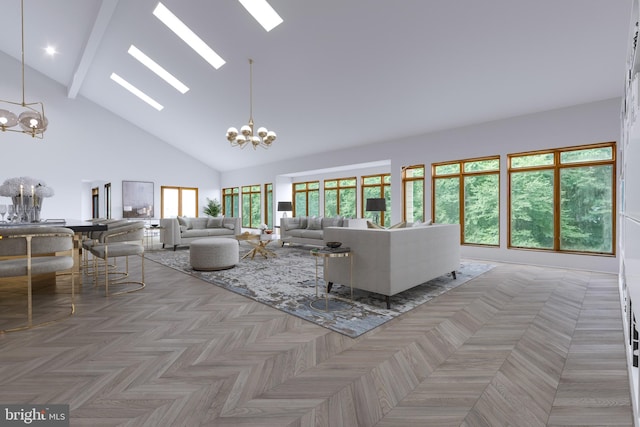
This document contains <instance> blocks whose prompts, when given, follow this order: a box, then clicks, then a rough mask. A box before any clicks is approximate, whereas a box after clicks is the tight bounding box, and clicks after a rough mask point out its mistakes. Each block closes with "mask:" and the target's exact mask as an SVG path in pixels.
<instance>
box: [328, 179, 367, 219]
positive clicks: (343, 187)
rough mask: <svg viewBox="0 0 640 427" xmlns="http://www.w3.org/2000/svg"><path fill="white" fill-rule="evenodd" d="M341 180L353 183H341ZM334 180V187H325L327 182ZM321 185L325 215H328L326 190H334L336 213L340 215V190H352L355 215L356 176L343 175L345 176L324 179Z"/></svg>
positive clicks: (356, 196)
mask: <svg viewBox="0 0 640 427" xmlns="http://www.w3.org/2000/svg"><path fill="white" fill-rule="evenodd" d="M341 181H353V185H341V184H340V182H341ZM332 182H335V183H336V185H335V187H329V188H327V183H332ZM322 186H323V191H324V200H325V203H324V215H325V216H330V215H329V214H328V213H327V203H326V200H327V192H334V191H335V192H336V215H342V212H341V209H340V198H341V197H342V190H351V189H352V190H353V194H354V199H355V206H354V208H355V209H354V211H355V213H354V215H355V216H357V212H358V178H357V177H355V176H350V177H345V178H332V179H325V180H324V181H323V182H322Z"/></svg>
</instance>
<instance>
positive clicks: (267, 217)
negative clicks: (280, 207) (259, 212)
mask: <svg viewBox="0 0 640 427" xmlns="http://www.w3.org/2000/svg"><path fill="white" fill-rule="evenodd" d="M264 223H265V224H267V227H269V229H270V230H273V184H265V185H264Z"/></svg>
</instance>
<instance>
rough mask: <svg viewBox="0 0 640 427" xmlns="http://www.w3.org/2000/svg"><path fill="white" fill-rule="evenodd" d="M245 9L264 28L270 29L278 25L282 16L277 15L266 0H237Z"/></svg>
mask: <svg viewBox="0 0 640 427" xmlns="http://www.w3.org/2000/svg"><path fill="white" fill-rule="evenodd" d="M238 1H239V2H240V3H241V4H242V5H243V6H244V8H245V9H247V11H248V12H249V13H250V14H251V16H253V17H254V18H255V20H256V21H258V22H259V23H260V25H262V26H263V27H264V29H265V30H267V31H271V30H273V29H274V28H275V27H277V26H278V25H280V24H282V18H281V17H280V15H278V12H276V11H275V10H274V9H273V7H271V5H270V4H269V3H267V0H238Z"/></svg>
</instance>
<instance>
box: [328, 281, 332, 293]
mask: <svg viewBox="0 0 640 427" xmlns="http://www.w3.org/2000/svg"><path fill="white" fill-rule="evenodd" d="M332 287H333V282H328V283H327V293H329V292H331V288H332Z"/></svg>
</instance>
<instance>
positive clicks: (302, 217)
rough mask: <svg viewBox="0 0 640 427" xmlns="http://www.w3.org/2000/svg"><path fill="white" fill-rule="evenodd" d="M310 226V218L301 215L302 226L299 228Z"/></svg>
mask: <svg viewBox="0 0 640 427" xmlns="http://www.w3.org/2000/svg"><path fill="white" fill-rule="evenodd" d="M308 226H309V218H308V217H306V216H301V217H300V227H298V228H307V227H308Z"/></svg>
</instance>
